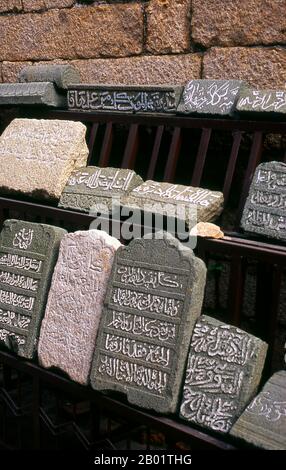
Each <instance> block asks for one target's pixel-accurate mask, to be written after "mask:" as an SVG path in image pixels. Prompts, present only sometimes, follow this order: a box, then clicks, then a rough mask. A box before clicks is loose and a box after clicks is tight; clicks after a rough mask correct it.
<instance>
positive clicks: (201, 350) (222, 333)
mask: <svg viewBox="0 0 286 470" xmlns="http://www.w3.org/2000/svg"><path fill="white" fill-rule="evenodd" d="M266 351H267V344H266V343H264V342H263V341H261V340H260V339H258V338H255V337H254V336H252V335H250V334H248V333H246V332H244V331H242V330H239V329H238V328H236V327H234V326H230V325H226V324H224V323H222V322H220V321H218V320H215V319H213V318H210V317H207V316H204V315H203V316H202V317H201V318H200V319H199V320H198V322H197V324H196V325H195V328H194V332H193V336H192V341H191V347H190V353H189V359H188V365H187V370H186V378H185V385H184V391H183V397H182V403H181V412H180V416H181V417H182V418H184V419H186V420H188V421H190V422H191V423H195V424H198V425H200V426H202V427H204V428H209V429H212V430H213V431H218V432H221V433H227V432H228V431H229V430H230V428H231V426H232V425H233V423H234V421H235V420H236V418H237V417H238V416H239V415H240V413H241V411H242V410H243V409H244V407H245V406H246V405H247V403H248V402H249V400H250V399H251V398H252V397H253V396H254V394H255V392H256V390H257V387H258V385H259V382H260V378H261V373H262V370H263V366H264V360H265V356H266Z"/></svg>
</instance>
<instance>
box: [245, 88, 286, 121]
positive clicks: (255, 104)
mask: <svg viewBox="0 0 286 470" xmlns="http://www.w3.org/2000/svg"><path fill="white" fill-rule="evenodd" d="M236 109H237V111H238V112H239V113H252V114H253V113H255V114H264V115H265V116H266V117H268V118H269V115H271V116H276V115H277V116H279V115H281V116H284V117H285V114H286V91H282V90H280V91H275V90H250V89H244V90H242V91H241V93H240V95H239V100H238V102H237V106H236Z"/></svg>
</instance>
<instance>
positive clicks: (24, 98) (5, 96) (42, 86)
mask: <svg viewBox="0 0 286 470" xmlns="http://www.w3.org/2000/svg"><path fill="white" fill-rule="evenodd" d="M0 105H6V106H7V105H15V106H18V105H46V106H52V107H57V108H66V107H67V98H66V96H64V95H61V94H59V93H58V92H57V90H56V88H55V86H54V84H53V83H50V82H42V83H1V84H0Z"/></svg>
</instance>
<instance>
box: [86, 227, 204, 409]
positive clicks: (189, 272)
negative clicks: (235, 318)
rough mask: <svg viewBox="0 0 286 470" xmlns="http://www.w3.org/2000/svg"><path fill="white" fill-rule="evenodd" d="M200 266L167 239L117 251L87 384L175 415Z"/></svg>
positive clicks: (198, 300) (197, 305)
mask: <svg viewBox="0 0 286 470" xmlns="http://www.w3.org/2000/svg"><path fill="white" fill-rule="evenodd" d="M205 276H206V268H205V265H204V263H203V261H202V260H200V259H198V258H196V257H195V255H194V253H193V251H192V250H190V249H189V248H185V247H184V246H183V245H182V244H180V243H179V242H178V241H177V240H176V239H175V238H174V237H172V236H171V235H170V234H168V233H163V232H160V233H157V234H156V238H153V239H152V238H151V239H143V238H142V239H135V240H133V241H132V242H131V243H130V244H129V246H127V247H120V248H119V249H118V250H117V252H116V255H115V260H114V264H113V269H112V273H111V277H110V281H109V284H108V290H107V294H106V297H105V302H104V310H103V314H102V316H101V320H100V326H99V331H98V336H97V341H96V347H95V350H94V359H93V366H92V372H91V384H92V387H93V388H94V389H96V390H113V391H118V392H122V393H124V394H126V395H127V399H128V400H129V402H130V403H133V404H135V405H138V406H141V407H144V408H148V409H153V410H155V411H157V412H160V413H169V412H175V411H176V409H177V404H178V398H179V393H180V389H181V383H182V378H183V372H184V368H185V361H186V358H187V353H188V348H189V343H190V338H191V334H192V329H193V326H194V323H195V321H196V319H197V317H198V316H199V315H200V312H201V306H202V301H203V294H204V286H205Z"/></svg>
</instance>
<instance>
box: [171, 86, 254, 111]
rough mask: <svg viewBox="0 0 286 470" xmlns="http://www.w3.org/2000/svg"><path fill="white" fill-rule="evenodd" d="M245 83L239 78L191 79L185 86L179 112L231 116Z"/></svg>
mask: <svg viewBox="0 0 286 470" xmlns="http://www.w3.org/2000/svg"><path fill="white" fill-rule="evenodd" d="M244 85H245V84H244V82H242V81H239V80H191V81H190V82H189V83H188V84H187V85H186V86H185V88H184V92H183V94H182V98H181V101H180V104H179V107H178V112H179V113H183V114H204V115H219V116H231V115H232V114H233V113H234V111H235V105H236V102H237V99H238V96H239V92H240V90H241V89H242V87H243V86H244Z"/></svg>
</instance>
